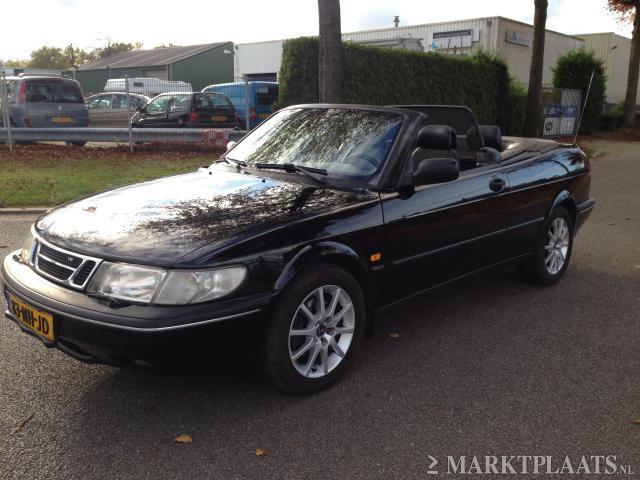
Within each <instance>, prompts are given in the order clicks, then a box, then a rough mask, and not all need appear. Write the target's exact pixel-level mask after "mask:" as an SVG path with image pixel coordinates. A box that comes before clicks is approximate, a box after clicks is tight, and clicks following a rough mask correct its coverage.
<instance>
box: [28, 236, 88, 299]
mask: <svg viewBox="0 0 640 480" xmlns="http://www.w3.org/2000/svg"><path fill="white" fill-rule="evenodd" d="M99 263H100V260H98V259H96V258H91V257H86V256H84V255H79V254H77V253H72V252H69V251H67V250H63V249H61V248H58V247H54V246H53V245H51V244H50V243H44V242H43V241H42V240H40V239H38V240H37V241H36V254H35V256H34V261H33V265H34V267H35V269H36V271H37V272H38V273H40V274H41V275H42V276H44V277H47V278H49V279H51V280H54V281H56V282H58V283H62V284H63V285H67V286H70V287H72V288H76V289H79V290H81V289H83V288H84V287H85V286H86V284H87V282H88V280H89V278H90V277H91V275H92V274H93V272H95V270H96V268H97V266H98V265H99Z"/></svg>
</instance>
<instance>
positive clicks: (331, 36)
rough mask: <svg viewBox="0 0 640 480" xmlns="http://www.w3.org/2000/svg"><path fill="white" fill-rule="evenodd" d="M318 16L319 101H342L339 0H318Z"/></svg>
mask: <svg viewBox="0 0 640 480" xmlns="http://www.w3.org/2000/svg"><path fill="white" fill-rule="evenodd" d="M318 16H319V18H320V85H319V87H320V102H322V103H341V102H342V32H341V29H340V0H318Z"/></svg>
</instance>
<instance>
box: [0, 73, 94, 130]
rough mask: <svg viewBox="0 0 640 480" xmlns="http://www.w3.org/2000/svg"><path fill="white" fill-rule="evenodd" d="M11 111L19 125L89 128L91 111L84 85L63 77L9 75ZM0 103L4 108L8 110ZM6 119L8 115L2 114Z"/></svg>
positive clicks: (25, 126) (0, 106) (14, 124)
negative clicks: (83, 94)
mask: <svg viewBox="0 0 640 480" xmlns="http://www.w3.org/2000/svg"><path fill="white" fill-rule="evenodd" d="M6 81H7V105H6V107H7V110H8V112H9V119H10V122H11V126H13V127H18V128H31V127H33V128H51V127H86V126H88V125H89V112H88V110H87V107H86V105H85V104H84V97H83V96H82V89H81V88H80V84H79V83H78V82H77V81H75V80H73V79H71V78H66V77H61V76H60V77H59V76H46V77H45V76H21V75H19V76H17V77H7V79H6ZM4 108H5V106H4V105H0V109H4ZM2 118H4V115H2Z"/></svg>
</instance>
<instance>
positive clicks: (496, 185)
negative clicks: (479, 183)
mask: <svg viewBox="0 0 640 480" xmlns="http://www.w3.org/2000/svg"><path fill="white" fill-rule="evenodd" d="M506 186H507V182H505V181H504V179H503V178H500V177H494V178H492V179H491V181H490V182H489V188H490V189H491V190H492V191H494V192H501V191H503V190H504V189H505V187H506Z"/></svg>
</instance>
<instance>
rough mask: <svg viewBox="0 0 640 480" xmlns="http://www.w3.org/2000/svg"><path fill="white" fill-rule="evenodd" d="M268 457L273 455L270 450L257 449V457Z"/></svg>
mask: <svg viewBox="0 0 640 480" xmlns="http://www.w3.org/2000/svg"><path fill="white" fill-rule="evenodd" d="M268 455H271V452H269V450H265V449H264V448H256V457H266V456H268Z"/></svg>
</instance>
